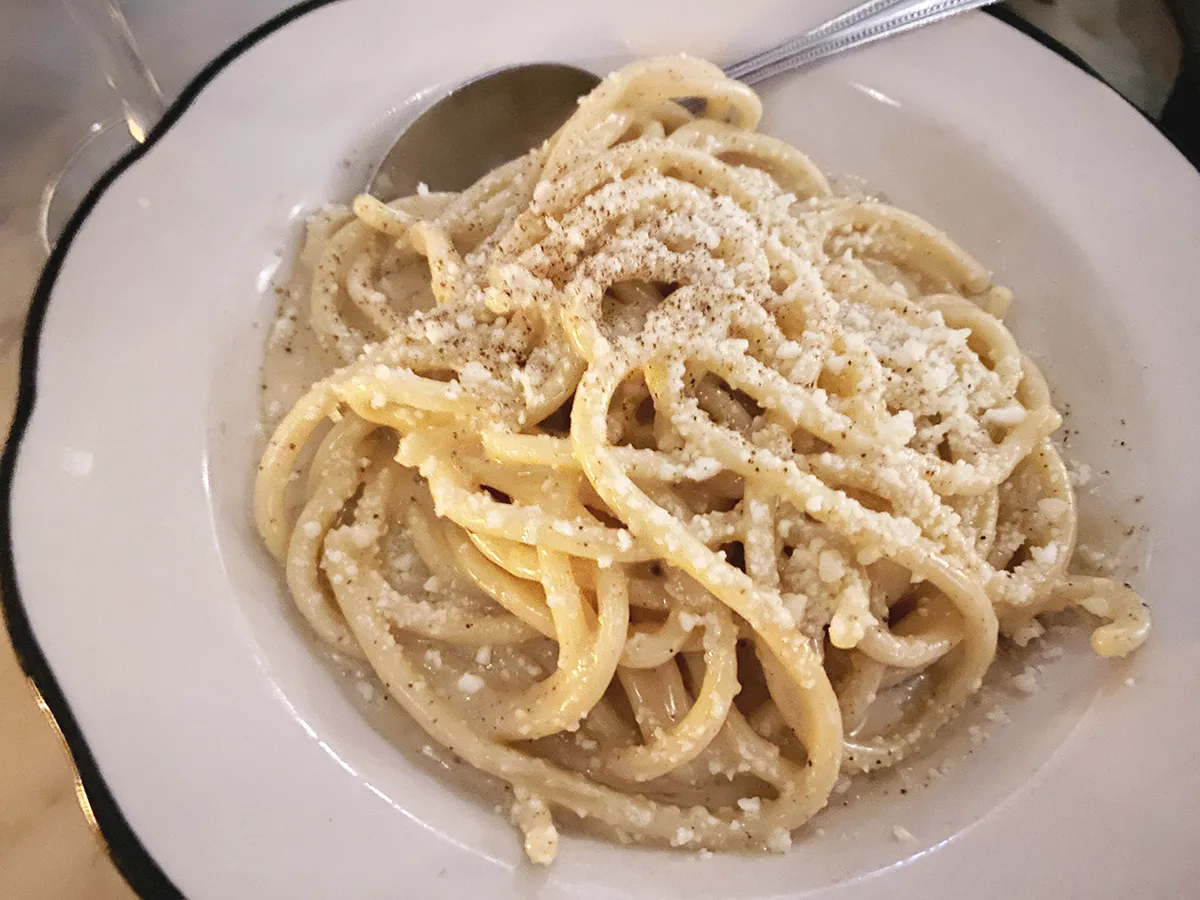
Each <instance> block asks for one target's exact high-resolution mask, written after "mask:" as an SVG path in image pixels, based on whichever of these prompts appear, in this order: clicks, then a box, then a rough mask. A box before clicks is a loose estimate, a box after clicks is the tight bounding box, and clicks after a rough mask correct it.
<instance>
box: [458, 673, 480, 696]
mask: <svg viewBox="0 0 1200 900" xmlns="http://www.w3.org/2000/svg"><path fill="white" fill-rule="evenodd" d="M457 684H458V689H459V690H460V691H462V692H463V693H464V694H466V695H467V696H468V697H470V696H471V695H472V694H474V693H475V692H476V691H478V690H479V689H480V688H481V687H483V684H484V682H483V679H482V678H480V677H479V676H478V675H476V674H475V673H474V672H463V673H462V675H461V676H459V679H458V682H457Z"/></svg>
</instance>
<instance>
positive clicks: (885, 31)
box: [725, 0, 996, 85]
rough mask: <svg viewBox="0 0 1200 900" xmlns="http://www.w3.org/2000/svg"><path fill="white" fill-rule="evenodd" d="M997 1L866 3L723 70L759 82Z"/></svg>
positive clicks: (872, 0) (879, 0)
mask: <svg viewBox="0 0 1200 900" xmlns="http://www.w3.org/2000/svg"><path fill="white" fill-rule="evenodd" d="M995 2H996V0H867V2H865V3H862V4H861V5H859V6H856V7H855V8H854V9H851V10H849V11H847V12H844V13H842V14H841V15H839V16H835V17H834V18H832V19H829V20H828V21H827V22H824V23H822V24H821V25H818V26H817V27H816V28H813V29H810V30H809V31H806V32H805V33H804V34H802V35H800V36H799V37H795V38H791V39H789V40H787V41H784V42H783V43H781V44H778V45H776V46H774V47H771V48H770V49H768V50H764V51H762V52H761V53H756V54H755V55H754V56H751V57H749V58H747V59H744V60H742V61H740V62H736V63H734V64H733V65H731V66H729V67H728V68H727V69H726V70H725V74H726V75H728V76H729V77H730V78H736V79H737V80H739V81H742V82H744V83H746V84H751V85H752V84H758V83H759V82H760V81H764V80H765V79H767V78H770V77H771V76H773V75H779V74H781V73H783V72H790V71H792V70H794V69H800V68H803V67H805V66H809V65H812V64H813V63H816V62H817V61H819V60H822V59H825V58H826V57H829V56H833V55H834V54H836V53H843V52H845V51H847V50H853V49H855V48H857V47H865V46H866V45H868V44H873V43H875V42H876V41H881V40H883V39H884V38H887V37H891V36H892V35H896V34H903V33H904V32H906V31H912V30H913V29H914V28H920V27H921V26H922V25H932V24H933V23H934V22H940V21H941V20H942V19H948V18H950V17H951V16H954V15H958V14H959V13H963V12H966V11H967V10H971V9H978V8H979V7H981V6H987V5H989V4H991V3H995Z"/></svg>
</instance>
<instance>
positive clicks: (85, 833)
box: [0, 0, 1200, 900]
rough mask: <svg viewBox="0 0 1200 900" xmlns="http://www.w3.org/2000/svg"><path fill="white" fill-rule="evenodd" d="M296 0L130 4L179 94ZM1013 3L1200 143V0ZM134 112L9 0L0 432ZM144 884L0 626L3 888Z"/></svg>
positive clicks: (19, 892) (166, 88)
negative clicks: (51, 196) (87, 179)
mask: <svg viewBox="0 0 1200 900" xmlns="http://www.w3.org/2000/svg"><path fill="white" fill-rule="evenodd" d="M497 2H499V0H497ZM83 5H85V6H86V5H89V4H83ZM91 5H93V6H100V5H102V4H101V3H95V4H91ZM288 5H290V4H288V3H286V2H283V0H240V2H231V0H225V2H212V0H124V2H123V3H122V4H121V6H122V8H123V9H124V12H125V16H126V18H127V20H128V23H129V27H130V30H131V32H132V33H133V34H134V35H135V36H136V39H137V42H138V46H139V48H140V50H141V52H142V56H143V58H144V60H145V62H146V64H147V66H148V67H149V69H150V71H151V72H153V73H154V76H155V78H156V80H157V82H158V85H159V87H160V88H161V90H162V94H163V96H164V97H165V98H166V99H167V100H168V101H169V100H170V99H171V98H173V97H174V96H175V95H176V94H177V93H178V92H179V91H180V89H181V88H182V87H183V86H184V85H185V84H186V83H187V82H188V80H189V79H191V78H192V77H193V76H194V75H195V74H196V73H197V72H199V70H200V69H201V68H202V67H203V66H204V64H205V63H206V62H208V61H209V60H210V59H211V58H212V57H213V56H215V55H216V54H217V53H219V52H220V51H221V50H222V49H224V48H225V47H226V46H227V45H229V44H230V43H232V42H233V41H234V40H236V39H237V38H238V37H240V36H241V35H243V34H245V33H246V32H247V31H249V30H250V29H251V28H253V27H254V26H255V25H258V24H259V23H261V22H263V21H265V20H266V19H268V18H270V17H271V16H272V15H274V14H276V13H278V12H279V11H280V10H282V9H284V8H286V7H287V6H288ZM847 5H850V4H849V3H848V4H847ZM1006 10H1007V11H1008V12H1011V13H1013V14H1015V15H1016V16H1019V17H1020V18H1021V19H1022V20H1023V21H1025V22H1027V23H1029V24H1031V25H1032V26H1034V27H1035V28H1037V29H1039V30H1041V31H1043V32H1045V33H1046V34H1048V35H1050V36H1051V37H1052V38H1054V39H1055V40H1057V41H1059V42H1061V44H1063V45H1064V46H1065V47H1067V48H1069V49H1070V50H1071V51H1073V52H1074V53H1076V54H1078V56H1079V57H1081V58H1082V59H1083V60H1084V61H1085V62H1086V64H1087V65H1089V66H1090V67H1091V68H1092V69H1094V70H1095V71H1096V72H1097V73H1098V74H1099V75H1100V76H1101V77H1103V78H1104V79H1105V80H1106V81H1107V82H1108V83H1109V84H1111V85H1112V86H1113V87H1114V88H1115V89H1116V90H1118V91H1119V92H1120V93H1121V94H1123V95H1124V96H1125V97H1126V98H1127V99H1128V100H1129V101H1130V102H1131V103H1133V104H1134V105H1136V106H1137V107H1138V108H1140V109H1141V110H1142V111H1143V112H1145V113H1146V114H1147V115H1148V116H1150V117H1151V118H1153V119H1155V120H1158V119H1159V118H1160V117H1162V116H1163V115H1164V113H1165V116H1166V122H1165V124H1166V126H1167V127H1168V128H1170V129H1173V130H1174V131H1175V132H1176V133H1177V134H1178V135H1179V136H1181V137H1184V136H1185V132H1187V131H1189V130H1190V132H1191V134H1190V140H1191V147H1192V148H1195V147H1196V146H1197V139H1196V130H1197V128H1200V92H1198V89H1197V84H1198V82H1200V78H1198V76H1197V61H1198V54H1200V0H1011V2H1010V3H1008V4H1007V5H1006ZM1181 72H1182V73H1183V77H1182V78H1181V77H1180V74H1181ZM121 114H122V110H121V106H120V104H119V102H118V100H117V98H116V96H115V95H114V93H113V92H112V90H111V89H110V88H109V87H108V85H107V84H106V83H105V81H104V78H103V75H102V73H101V71H100V68H99V66H98V65H97V63H96V61H95V57H94V56H93V54H92V53H91V52H90V50H89V45H88V43H87V42H86V41H85V39H84V37H83V34H82V32H81V31H80V29H79V28H78V27H77V26H76V24H75V23H74V22H72V20H71V17H70V16H69V14H68V11H67V5H66V4H65V3H63V2H55V0H0V434H7V430H8V422H9V420H10V418H11V415H12V409H13V403H14V398H15V391H16V379H17V366H18V355H19V354H18V351H19V344H20V339H21V332H22V325H23V322H24V317H25V311H26V306H27V304H28V301H29V297H30V295H31V294H32V292H33V289H34V285H35V282H36V280H37V276H38V272H39V270H40V267H41V265H42V262H43V261H44V258H45V250H44V246H43V243H42V240H41V238H40V237H39V236H38V210H39V205H40V201H41V196H42V192H43V189H44V188H45V187H46V185H47V184H48V183H49V182H50V181H51V180H52V179H53V178H54V177H55V176H56V174H57V173H58V172H59V171H60V169H61V168H62V166H63V164H64V162H65V161H66V160H67V158H68V157H69V156H70V155H71V153H72V152H73V150H74V149H75V148H76V146H77V145H78V144H79V142H80V141H81V140H82V139H83V138H84V137H85V136H86V135H87V134H88V133H89V131H90V130H91V129H94V128H96V127H98V126H100V125H103V124H104V123H109V122H113V121H115V120H119V119H120V117H121ZM130 897H132V894H131V892H129V890H128V888H126V887H125V885H124V883H123V881H122V880H121V878H120V876H119V875H118V874H117V873H116V870H115V869H114V868H113V866H112V864H111V862H110V861H109V860H108V858H107V856H106V853H105V850H104V847H103V845H102V844H101V843H100V841H99V840H98V839H97V838H96V837H95V835H94V834H93V833H92V831H91V829H90V827H89V825H88V824H87V821H86V819H85V817H84V815H83V813H82V812H81V810H80V807H79V805H78V802H77V799H76V795H75V789H74V780H73V773H72V769H71V767H70V765H69V763H68V760H67V757H66V754H65V753H64V751H63V748H62V745H61V743H60V741H59V739H58V736H57V735H56V734H55V732H54V731H53V730H52V728H51V726H50V724H49V723H48V721H47V719H46V718H45V717H44V716H43V715H42V713H41V711H40V710H39V709H38V708H37V706H36V704H35V702H34V699H33V696H32V694H31V692H30V691H29V689H28V686H27V685H26V683H25V679H24V676H23V675H22V674H21V672H20V669H19V667H18V666H17V663H16V659H15V657H14V656H13V654H12V650H11V648H10V647H9V645H8V642H7V638H6V637H5V636H3V635H0V900H8V898H13V900H17V898H20V900H43V898H45V900H50V898H54V900H85V898H86V900H109V898H130Z"/></svg>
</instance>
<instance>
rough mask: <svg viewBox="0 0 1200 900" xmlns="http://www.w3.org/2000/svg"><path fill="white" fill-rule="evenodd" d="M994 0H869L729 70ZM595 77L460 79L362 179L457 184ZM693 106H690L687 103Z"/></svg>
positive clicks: (524, 72)
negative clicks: (366, 177)
mask: <svg viewBox="0 0 1200 900" xmlns="http://www.w3.org/2000/svg"><path fill="white" fill-rule="evenodd" d="M994 2H996V0H867V2H864V3H862V4H860V5H859V6H856V7H855V8H854V9H851V10H848V11H847V12H844V13H842V14H841V15H839V16H835V17H834V18H832V19H830V20H828V21H827V22H824V23H822V24H820V25H818V26H817V27H816V28H812V29H810V30H808V31H806V32H804V33H803V34H801V35H799V36H798V37H795V38H791V39H790V40H787V41H784V42H783V43H781V44H778V45H776V46H774V47H771V48H769V49H767V50H763V51H762V52H760V53H756V54H754V55H753V56H751V57H749V58H747V59H744V60H742V61H740V62H736V63H734V64H733V65H731V66H729V67H728V68H726V69H725V73H726V74H727V75H728V76H729V77H730V78H736V79H738V80H739V81H743V82H745V83H746V84H751V85H752V84H757V83H759V82H760V81H763V80H765V79H767V78H770V77H772V76H773V75H778V74H780V73H782V72H790V71H792V70H794V69H800V68H803V67H805V66H810V65H813V64H814V63H816V62H819V61H820V60H823V59H827V58H829V57H830V56H834V55H835V54H839V53H844V52H846V51H849V50H853V49H856V48H858V47H865V46H867V45H868V44H873V43H875V42H876V41H880V40H883V39H884V38H887V37H892V36H893V35H897V34H903V33H904V32H906V31H911V30H913V29H914V28H919V27H921V26H922V25H931V24H933V23H934V22H940V21H941V20H943V19H946V18H949V17H950V16H953V15H957V14H958V13H962V12H966V11H967V10H971V9H977V8H979V7H981V6H987V5H988V4H990V3H994ZM599 82H600V79H599V78H598V77H597V76H596V75H594V74H592V73H591V72H588V71H585V70H584V69H579V68H576V67H575V66H569V65H563V64H558V63H534V64H529V65H520V66H510V67H507V68H504V69H498V70H496V71H494V72H488V73H485V74H483V75H480V76H479V77H477V78H474V79H472V80H470V81H468V82H465V83H464V84H462V85H459V86H458V87H457V88H455V89H454V90H453V91H451V92H450V93H449V94H448V95H446V96H445V97H443V98H442V99H441V100H439V101H438V102H437V103H435V104H433V106H431V107H429V109H427V110H425V111H424V112H423V113H421V115H420V116H418V117H417V118H416V120H414V121H413V122H412V124H411V125H409V126H408V128H406V129H405V130H404V133H403V134H401V135H400V137H399V138H398V139H397V140H396V143H395V144H393V145H392V148H391V149H390V150H389V151H388V152H387V154H386V155H385V156H384V157H383V160H382V161H381V162H380V163H379V165H378V166H377V167H376V169H375V171H374V172H373V173H372V175H371V177H370V179H369V180H368V182H367V192H368V193H370V194H371V195H373V196H375V197H378V198H379V199H381V200H391V199H393V198H394V197H399V196H404V195H407V194H412V193H414V192H415V191H416V190H417V187H418V185H420V184H425V185H428V186H429V187H431V188H434V189H436V190H444V191H460V190H463V189H464V188H466V187H468V186H469V185H471V184H473V183H474V182H475V181H476V180H477V179H478V178H479V177H480V176H481V175H483V174H485V173H486V172H489V171H491V170H492V169H494V168H495V167H496V166H498V165H500V164H501V163H503V162H507V161H508V160H510V159H513V158H514V157H517V156H519V155H521V154H522V153H525V152H526V151H527V150H529V148H531V147H534V146H536V145H537V144H539V143H541V142H542V141H543V140H545V139H546V138H548V137H549V136H550V135H552V134H553V133H554V132H555V131H556V130H557V129H558V127H559V126H560V125H561V124H562V123H563V122H565V121H566V120H567V118H568V117H569V116H570V115H571V113H572V112H573V111H574V109H575V107H576V104H577V102H578V100H579V97H581V96H582V95H583V94H586V93H587V92H588V91H590V90H591V89H592V88H593V87H595V86H596V85H597V84H598V83H599ZM689 106H691V105H690V104H689Z"/></svg>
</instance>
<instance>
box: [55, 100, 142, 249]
mask: <svg viewBox="0 0 1200 900" xmlns="http://www.w3.org/2000/svg"><path fill="white" fill-rule="evenodd" d="M131 147H133V138H132V137H131V136H130V134H129V128H128V126H127V125H126V124H125V120H124V119H113V120H112V121H110V122H104V123H98V124H96V125H93V126H92V131H91V133H90V134H89V135H88V136H87V137H86V138H84V139H83V141H81V142H80V144H79V145H78V146H77V147H76V148H75V149H74V150H73V151H72V152H71V155H70V157H68V158H67V161H66V163H65V164H64V165H63V167H62V170H61V171H60V172H59V173H58V175H57V176H55V178H54V180H53V181H51V182H50V184H48V185H46V189H45V190H44V191H42V206H41V210H40V215H39V217H38V230H39V232H40V236H41V238H42V243H43V244H44V245H45V247H46V251H47V252H49V251H50V250H52V249H54V244H55V242H56V241H57V240H58V236H59V235H60V234H62V232H63V229H64V228H66V226H67V222H69V221H70V219H71V216H72V215H73V214H74V212H75V210H76V209H78V208H79V204H80V203H81V202H82V201H83V198H84V196H85V195H86V194H87V192H88V191H89V190H91V188H92V185H94V184H95V183H96V182H97V181H99V180H100V178H101V176H103V175H104V173H105V172H107V171H108V169H109V167H110V166H112V164H113V163H115V162H116V161H117V160H118V159H120V158H121V157H122V156H123V155H124V154H125V153H126V152H127V151H128V150H129V149H130V148H131Z"/></svg>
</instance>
